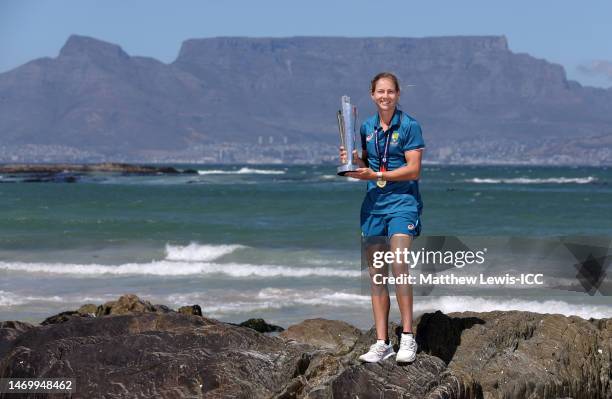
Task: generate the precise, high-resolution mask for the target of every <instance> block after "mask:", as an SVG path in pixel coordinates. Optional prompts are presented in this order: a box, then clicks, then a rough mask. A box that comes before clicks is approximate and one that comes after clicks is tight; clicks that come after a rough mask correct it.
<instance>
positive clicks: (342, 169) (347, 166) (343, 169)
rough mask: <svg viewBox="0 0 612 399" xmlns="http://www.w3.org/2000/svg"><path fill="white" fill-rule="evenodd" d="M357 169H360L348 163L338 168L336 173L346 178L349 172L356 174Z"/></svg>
mask: <svg viewBox="0 0 612 399" xmlns="http://www.w3.org/2000/svg"><path fill="white" fill-rule="evenodd" d="M357 169H359V166H357V165H355V164H354V163H346V164H344V165H340V166H338V169H337V170H336V171H337V173H338V175H339V176H344V175H345V174H346V173H347V172H354V171H356V170H357Z"/></svg>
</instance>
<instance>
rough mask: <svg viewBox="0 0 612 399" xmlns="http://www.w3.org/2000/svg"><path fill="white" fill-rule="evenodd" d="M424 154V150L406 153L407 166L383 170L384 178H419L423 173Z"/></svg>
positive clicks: (400, 179) (395, 179)
mask: <svg viewBox="0 0 612 399" xmlns="http://www.w3.org/2000/svg"><path fill="white" fill-rule="evenodd" d="M422 156H423V150H422V149H418V150H411V151H406V152H405V153H404V157H405V158H406V166H402V167H401V168H397V169H395V170H391V171H389V172H382V174H383V180H386V181H404V180H417V179H418V178H419V176H420V175H421V158H422Z"/></svg>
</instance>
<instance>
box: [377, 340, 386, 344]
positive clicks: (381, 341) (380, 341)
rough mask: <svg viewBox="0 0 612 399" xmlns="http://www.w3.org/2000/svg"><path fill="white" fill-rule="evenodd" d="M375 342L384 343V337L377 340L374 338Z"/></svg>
mask: <svg viewBox="0 0 612 399" xmlns="http://www.w3.org/2000/svg"><path fill="white" fill-rule="evenodd" d="M376 343H377V344H384V343H385V340H384V339H377V340H376Z"/></svg>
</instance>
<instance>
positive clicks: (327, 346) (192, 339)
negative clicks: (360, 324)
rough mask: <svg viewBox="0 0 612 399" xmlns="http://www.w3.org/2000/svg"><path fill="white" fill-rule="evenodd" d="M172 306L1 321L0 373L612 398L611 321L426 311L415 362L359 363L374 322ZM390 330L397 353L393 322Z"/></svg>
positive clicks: (164, 385) (415, 394)
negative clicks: (283, 319)
mask: <svg viewBox="0 0 612 399" xmlns="http://www.w3.org/2000/svg"><path fill="white" fill-rule="evenodd" d="M100 309H104V310H105V311H106V310H108V312H109V313H108V314H106V315H98V317H82V316H83V315H87V314H91V313H92V310H95V311H96V312H97V311H98V310H100ZM179 311H180V312H174V311H171V310H170V309H169V308H168V307H166V306H164V305H151V304H150V303H149V302H148V301H144V300H142V299H140V298H138V297H136V296H135V295H124V296H122V297H121V298H119V299H118V300H117V301H113V302H109V303H107V304H105V305H103V306H101V307H96V306H95V305H92V304H88V305H84V306H82V307H81V308H79V309H78V310H77V311H73V312H62V313H60V315H62V314H67V317H66V318H65V319H62V320H61V322H56V323H48V324H45V325H40V326H33V325H30V324H27V323H20V322H12V321H6V322H0V359H1V360H0V377H1V378H7V377H24V378H35V377H41V376H45V377H60V376H61V377H72V378H76V379H77V381H78V384H79V385H78V387H77V389H78V391H77V392H78V396H76V397H88V396H91V397H100V396H104V397H106V398H127V397H159V398H186V397H212V398H277V399H279V398H310V399H314V398H317V399H338V398H356V397H359V398H361V399H363V398H382V397H384V398H426V399H442V398H444V399H476V398H478V399H485V398H486V399H489V398H505V399H515V398H516V399H518V398H550V399H553V398H569V397H571V398H574V399H580V398H585V399H586V398H595V399H603V398H609V397H612V391H611V385H610V373H611V371H610V358H611V349H612V348H611V346H612V319H602V320H593V319H592V320H583V319H581V318H579V317H565V316H561V315H548V314H545V315H543V314H536V313H530V312H518V311H512V312H501V311H499V312H487V313H472V312H465V313H452V314H448V315H446V314H443V313H441V312H435V313H428V314H424V315H423V316H422V317H421V318H420V319H418V320H416V321H415V324H416V328H415V332H416V340H417V342H418V344H419V349H420V350H419V352H418V353H417V357H416V360H415V361H414V362H413V363H410V364H397V363H396V362H395V359H394V358H389V359H387V360H385V361H383V362H380V363H378V364H362V363H360V362H359V361H358V359H357V358H358V356H359V355H360V354H362V353H364V352H365V351H366V350H368V347H369V346H370V345H371V344H372V343H373V342H374V341H375V339H376V332H375V330H374V328H372V329H370V330H369V331H367V332H362V331H360V330H358V329H357V328H355V327H353V326H351V325H350V324H347V323H345V322H341V321H335V320H325V319H312V320H306V321H304V322H302V323H299V324H297V325H294V326H291V327H289V328H288V329H287V330H286V331H284V332H283V333H281V334H280V335H279V336H278V337H272V336H267V335H265V334H260V333H258V332H256V331H254V330H253V327H256V328H260V327H261V328H263V329H269V328H270V326H271V325H269V324H268V323H266V322H265V321H263V320H262V319H251V320H248V321H247V322H245V323H243V324H245V325H249V326H250V327H249V328H245V327H244V326H240V325H233V324H230V323H221V322H219V321H215V320H212V319H208V318H205V317H202V316H201V315H199V314H197V313H198V311H199V312H200V313H201V309H200V308H199V306H197V305H194V306H185V307H182V308H181V309H179ZM272 327H274V326H272ZM389 331H390V334H389V338H390V340H391V341H392V342H393V343H394V345H395V348H396V350H397V343H398V334H399V333H400V332H401V327H400V326H399V325H397V324H395V323H390V325H389Z"/></svg>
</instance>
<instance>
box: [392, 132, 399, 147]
mask: <svg viewBox="0 0 612 399" xmlns="http://www.w3.org/2000/svg"><path fill="white" fill-rule="evenodd" d="M398 140H399V132H393V134H392V135H391V143H392V144H397V141H398Z"/></svg>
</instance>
